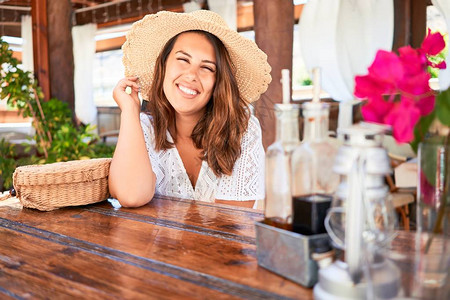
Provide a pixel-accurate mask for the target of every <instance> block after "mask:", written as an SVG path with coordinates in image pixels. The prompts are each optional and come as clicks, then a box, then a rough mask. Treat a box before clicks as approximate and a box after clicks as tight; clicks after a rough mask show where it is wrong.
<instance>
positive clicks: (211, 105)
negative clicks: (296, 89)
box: [109, 11, 271, 207]
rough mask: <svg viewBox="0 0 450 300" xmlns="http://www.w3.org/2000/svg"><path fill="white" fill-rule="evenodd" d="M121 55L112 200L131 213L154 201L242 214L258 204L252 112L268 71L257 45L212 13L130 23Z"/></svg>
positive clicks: (260, 183) (258, 162) (258, 148)
mask: <svg viewBox="0 0 450 300" xmlns="http://www.w3.org/2000/svg"><path fill="white" fill-rule="evenodd" d="M122 48H123V51H124V58H123V62H124V65H125V73H126V76H127V77H126V78H124V79H122V80H121V81H119V83H118V84H117V86H116V87H115V89H114V91H113V97H114V99H115V101H116V102H117V104H118V105H119V107H120V109H121V125H120V134H119V139H118V142H117V147H116V151H115V153H114V157H113V160H112V163H111V168H110V173H109V189H110V192H111V195H112V196H113V197H115V198H117V199H118V200H119V202H120V203H121V205H122V206H128V207H136V206H141V205H144V204H146V203H148V202H149V201H150V200H151V199H152V198H153V195H154V194H155V193H156V194H160V195H167V196H173V197H181V198H188V199H195V200H201V201H208V202H223V203H229V204H235V205H242V206H248V207H252V206H253V204H254V201H255V200H262V199H263V198H264V149H263V146H262V141H261V128H260V125H259V123H258V121H257V119H256V118H255V117H254V116H252V115H251V114H250V111H249V107H248V105H249V103H251V102H253V101H255V100H257V99H258V98H259V96H260V95H261V93H263V92H265V90H266V89H267V86H268V84H269V83H270V81H271V77H270V70H271V68H270V66H269V64H268V63H267V56H266V55H265V54H264V53H263V52H262V51H261V50H260V49H259V48H258V47H257V46H256V44H255V43H254V42H252V41H250V40H248V39H245V38H244V37H242V36H241V35H239V34H238V33H237V32H236V31H233V30H231V29H229V28H228V27H227V26H226V24H225V22H224V21H223V19H222V18H221V17H220V16H219V15H217V14H215V13H213V12H211V11H195V12H192V13H188V14H185V13H172V12H160V13H157V14H154V15H148V16H146V17H145V18H144V19H143V20H141V21H139V22H137V23H135V24H134V25H133V27H132V29H131V30H130V32H129V33H128V35H127V41H126V43H125V44H124V46H123V47H122ZM139 91H140V93H141V95H142V97H143V98H144V99H148V106H147V111H148V114H144V113H140V101H139V98H138V92H139Z"/></svg>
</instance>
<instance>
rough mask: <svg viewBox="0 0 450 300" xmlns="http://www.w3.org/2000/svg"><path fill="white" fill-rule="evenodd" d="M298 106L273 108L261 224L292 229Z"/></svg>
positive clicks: (278, 105) (282, 105) (297, 143)
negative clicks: (273, 137)
mask: <svg viewBox="0 0 450 300" xmlns="http://www.w3.org/2000/svg"><path fill="white" fill-rule="evenodd" d="M299 111H300V106H299V105H298V104H275V114H276V117H277V125H276V126H277V127H276V140H275V142H274V143H273V144H272V145H270V146H269V147H268V148H267V151H266V199H265V212H264V217H265V220H264V222H265V223H266V224H268V225H272V226H276V227H279V228H283V229H287V230H291V229H292V193H291V155H292V151H293V150H294V149H295V147H296V146H298V145H299V143H300V139H299V128H298V115H299Z"/></svg>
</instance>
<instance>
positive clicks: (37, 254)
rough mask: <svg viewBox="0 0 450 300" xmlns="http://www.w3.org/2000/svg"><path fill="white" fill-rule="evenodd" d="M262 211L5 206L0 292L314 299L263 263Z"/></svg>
mask: <svg viewBox="0 0 450 300" xmlns="http://www.w3.org/2000/svg"><path fill="white" fill-rule="evenodd" d="M262 218H263V215H262V213H261V212H260V211H257V210H252V209H248V208H240V207H232V206H227V205H222V204H211V203H205V202H200V201H190V200H184V199H174V198H166V197H164V198H163V197H157V198H154V199H153V200H152V201H151V202H150V203H149V204H147V205H145V206H143V207H141V208H134V209H126V208H120V209H118V210H116V209H114V208H113V207H112V206H111V204H109V203H108V202H106V201H105V202H101V203H98V204H94V205H89V206H83V207H73V208H64V209H59V210H55V211H51V212H40V211H36V210H31V209H17V208H11V207H0V267H1V271H0V297H1V298H2V299H26V298H38V299H39V298H47V299H48V298H91V299H149V298H158V299H181V298H182V299H212V298H217V299H235V298H244V299H312V290H311V289H306V288H304V287H302V286H300V285H298V284H295V283H293V282H291V281H289V280H286V279H284V278H282V277H280V276H278V275H276V274H274V273H271V272H270V271H268V270H266V269H264V268H262V267H259V266H258V264H257V260H256V246H255V229H254V222H255V221H257V220H261V219H262Z"/></svg>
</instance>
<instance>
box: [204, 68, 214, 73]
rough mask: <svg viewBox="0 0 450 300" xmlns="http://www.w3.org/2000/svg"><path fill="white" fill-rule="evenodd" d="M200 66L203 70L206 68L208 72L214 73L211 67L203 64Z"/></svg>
mask: <svg viewBox="0 0 450 300" xmlns="http://www.w3.org/2000/svg"><path fill="white" fill-rule="evenodd" d="M202 68H203V69H205V70H207V71H210V72H213V73H214V69H213V68H212V67H208V66H203V67H202Z"/></svg>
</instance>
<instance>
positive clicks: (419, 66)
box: [398, 46, 427, 76]
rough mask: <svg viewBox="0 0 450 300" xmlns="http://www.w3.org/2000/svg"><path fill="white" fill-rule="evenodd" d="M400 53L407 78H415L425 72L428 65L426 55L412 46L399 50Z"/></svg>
mask: <svg viewBox="0 0 450 300" xmlns="http://www.w3.org/2000/svg"><path fill="white" fill-rule="evenodd" d="M398 53H399V54H400V60H401V62H402V64H403V68H404V70H405V75H406V76H414V75H416V74H418V73H421V72H423V71H424V67H425V66H426V64H427V57H426V55H425V54H422V53H420V52H419V51H417V50H415V49H413V48H411V46H405V47H401V48H399V49H398Z"/></svg>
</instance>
